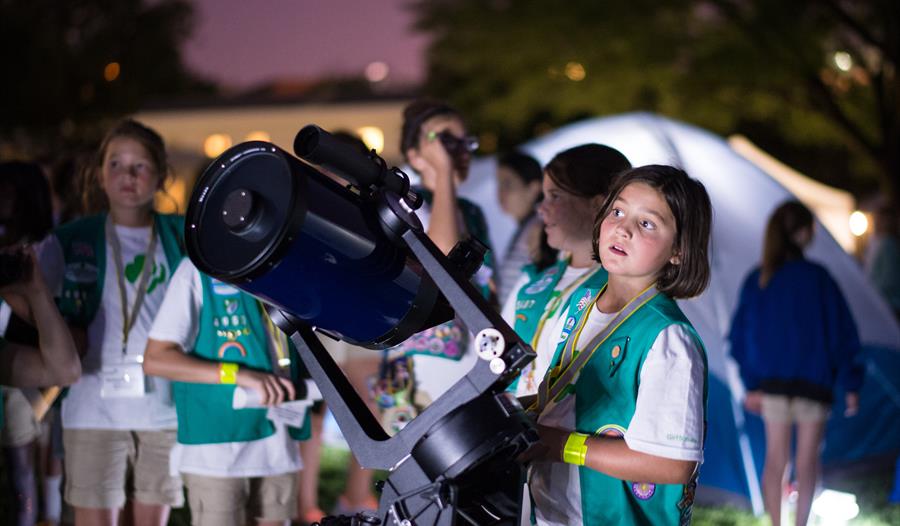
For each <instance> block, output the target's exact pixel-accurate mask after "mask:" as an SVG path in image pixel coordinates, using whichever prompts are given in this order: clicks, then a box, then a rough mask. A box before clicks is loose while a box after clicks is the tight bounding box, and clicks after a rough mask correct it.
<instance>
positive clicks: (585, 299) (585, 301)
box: [575, 291, 591, 312]
mask: <svg viewBox="0 0 900 526" xmlns="http://www.w3.org/2000/svg"><path fill="white" fill-rule="evenodd" d="M590 303H591V291H586V292H585V293H584V296H582V297H581V299H579V300H578V303H577V304H575V308H576V309H578V312H581V311H583V310H584V309H585V308H587V306H588V305H589V304H590Z"/></svg>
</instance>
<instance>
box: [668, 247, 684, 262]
mask: <svg viewBox="0 0 900 526" xmlns="http://www.w3.org/2000/svg"><path fill="white" fill-rule="evenodd" d="M669 263H671V264H673V265H675V266H678V265H681V253H680V252H678V251H677V250H676V251H674V252H672V257H670V258H669Z"/></svg>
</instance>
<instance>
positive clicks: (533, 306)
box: [506, 259, 608, 392]
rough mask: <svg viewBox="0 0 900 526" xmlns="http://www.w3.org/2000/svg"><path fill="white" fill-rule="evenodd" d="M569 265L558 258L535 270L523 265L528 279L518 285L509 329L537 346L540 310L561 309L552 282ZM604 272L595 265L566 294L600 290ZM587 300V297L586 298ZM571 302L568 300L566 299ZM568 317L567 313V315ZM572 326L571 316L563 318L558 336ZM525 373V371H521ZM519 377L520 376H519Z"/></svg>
mask: <svg viewBox="0 0 900 526" xmlns="http://www.w3.org/2000/svg"><path fill="white" fill-rule="evenodd" d="M568 266H569V260H568V259H561V260H559V261H557V262H556V264H554V265H551V266H549V267H547V268H546V269H544V271H543V272H535V270H534V266H533V265H527V266H526V267H525V268H524V269H523V270H524V271H525V272H526V273H527V274H528V275H529V277H530V278H531V279H529V281H528V283H526V284H525V286H523V287H522V288H520V289H519V292H518V295H517V296H516V318H515V322H514V324H513V330H515V331H516V334H518V335H519V337H520V338H522V340H524V341H525V342H526V343H528V344H529V345H531V347H532V348H535V347H537V343H538V342H537V340H538V337H539V336H540V332H539V328H542V327H539V326H540V325H541V324H542V323H543V319H544V312H545V311H547V310H550V311H552V312H550V313H549V314H550V315H552V314H553V313H555V312H556V311H557V310H560V309H563V310H564V309H565V307H566V306H564V305H559V304H557V303H558V302H559V299H560V296H561V291H558V290H556V285H557V284H558V283H559V280H560V279H562V277H563V274H565V273H566V269H567V268H568ZM607 279H608V274H607V273H606V270H604V269H603V268H602V267H598V268H597V269H596V270H594V271H592V272H591V275H590V276H588V277H587V279H586V280H584V281H583V282H582V283H581V284H580V285H579V286H578V287H577V288H576V289H575V290H574V291H572V294H571V295H570V296H569V298H579V299H580V298H583V297H584V296H585V295H586V294H587V292H588V291H589V290H594V291H597V290H600V288H601V287H602V286H603V285H604V284H605V283H606V280H607ZM588 301H590V298H588ZM570 302H571V301H570ZM570 317H571V316H570ZM570 322H571V324H572V325H573V326H574V319H573V320H566V328H565V329H564V330H563V334H562V336H564V337H563V338H562V339H565V337H567V336H568V332H569V331H570V330H571V327H568V326H569V325H570ZM523 374H527V371H523ZM519 378H521V376H520V377H519ZM519 378H516V379H515V380H514V381H513V382H512V383H511V384H510V385H509V387H507V388H506V390H507V391H511V392H515V391H516V388H517V387H518V384H519Z"/></svg>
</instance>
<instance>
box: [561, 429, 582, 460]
mask: <svg viewBox="0 0 900 526" xmlns="http://www.w3.org/2000/svg"><path fill="white" fill-rule="evenodd" d="M587 439H588V435H585V434H584V433H570V434H569V438H567V439H566V445H565V447H563V462H565V463H566V464H574V465H576V466H583V465H584V461H585V459H586V458H587V444H586V442H587Z"/></svg>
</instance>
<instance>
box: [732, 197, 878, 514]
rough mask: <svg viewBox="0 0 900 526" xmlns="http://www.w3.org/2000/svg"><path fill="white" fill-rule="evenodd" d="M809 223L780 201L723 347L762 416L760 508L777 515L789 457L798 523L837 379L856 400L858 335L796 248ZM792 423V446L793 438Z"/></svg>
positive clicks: (832, 289) (801, 209) (751, 406)
mask: <svg viewBox="0 0 900 526" xmlns="http://www.w3.org/2000/svg"><path fill="white" fill-rule="evenodd" d="M814 230H815V225H814V218H813V215H812V213H811V212H810V211H809V209H807V208H806V207H805V206H803V205H802V204H801V203H800V202H799V201H788V202H786V203H784V204H782V205H781V206H779V207H778V208H776V209H775V212H774V213H773V214H772V216H771V217H770V218H769V222H768V224H767V225H766V235H765V240H764V246H763V255H762V262H761V264H760V266H759V268H757V269H755V270H754V271H753V272H751V273H750V275H749V276H748V277H747V278H746V280H745V281H744V286H743V289H742V290H741V295H740V298H739V302H738V307H737V310H736V311H735V314H734V319H733V321H732V325H731V333H730V335H729V342H730V345H731V355H732V356H733V357H734V360H735V361H736V362H737V364H738V365H739V366H740V375H741V379H742V380H743V382H744V387H745V389H746V390H747V394H746V397H745V399H744V405H745V406H746V407H747V409H748V410H749V411H751V412H754V413H759V414H760V415H761V416H762V419H763V423H764V424H765V428H766V460H765V466H764V468H763V476H762V490H763V501H764V504H765V507H766V512H767V513H768V514H769V516H770V517H771V519H772V522H773V523H774V524H780V523H781V504H782V502H781V501H782V484H783V481H784V478H785V475H786V470H787V466H788V464H789V462H790V460H791V458H792V457H793V458H794V462H793V470H792V471H793V473H794V476H795V477H796V479H797V487H798V497H797V512H796V515H795V520H796V523H797V524H798V525H805V524H806V521H807V518H808V517H809V511H810V508H811V506H812V498H813V493H814V491H815V487H816V480H817V478H818V472H819V462H820V460H819V449H820V445H821V442H822V437H823V435H824V431H825V423H826V421H827V420H828V415H829V412H830V406H831V402H832V391H833V389H834V388H835V387H836V386H837V385H840V386H841V387H843V390H844V393H845V404H846V409H845V414H848V415H849V414H853V413H855V412H856V409H857V407H858V404H859V398H858V394H857V393H858V391H859V388H860V385H861V383H862V369H861V368H860V367H859V366H858V364H856V363H855V361H856V357H857V354H858V351H859V346H860V345H859V336H858V334H857V331H856V325H855V323H854V321H853V317H852V315H851V314H850V310H849V308H848V307H847V303H846V301H845V300H844V297H843V295H842V294H841V291H840V289H839V288H838V286H837V284H836V283H835V281H834V280H833V279H832V278H831V276H830V275H829V274H828V272H827V271H826V270H825V269H824V268H823V267H822V266H820V265H817V264H815V263H811V262H809V261H806V260H805V259H804V257H803V250H804V249H805V248H806V247H807V246H808V245H809V243H810V242H811V241H812V238H813V233H814ZM795 429H796V448H795V449H796V451H795V452H794V453H793V454H792V451H791V450H792V447H791V444H792V441H793V438H794V437H793V435H794V430H795Z"/></svg>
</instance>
